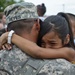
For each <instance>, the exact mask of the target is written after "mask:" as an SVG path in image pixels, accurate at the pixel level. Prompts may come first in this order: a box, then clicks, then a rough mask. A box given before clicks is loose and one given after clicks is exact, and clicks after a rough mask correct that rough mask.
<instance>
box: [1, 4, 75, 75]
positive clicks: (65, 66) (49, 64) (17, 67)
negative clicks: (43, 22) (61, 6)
mask: <svg viewBox="0 0 75 75" xmlns="http://www.w3.org/2000/svg"><path fill="white" fill-rule="evenodd" d="M30 12H31V13H30ZM33 13H34V14H33ZM5 14H6V20H7V24H8V23H11V22H13V21H16V20H20V19H30V18H37V17H38V16H37V13H36V10H35V7H34V5H33V4H32V3H31V4H30V3H25V4H24V3H18V4H13V5H11V6H8V7H7V8H6V9H5ZM0 75H75V65H74V64H71V63H70V62H68V61H66V60H64V59H53V60H45V59H34V58H31V57H29V56H28V55H26V54H25V53H24V52H22V51H21V50H20V49H19V48H17V47H16V46H13V49H12V50H10V51H8V50H1V51H0Z"/></svg>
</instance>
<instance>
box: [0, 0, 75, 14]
mask: <svg viewBox="0 0 75 75" xmlns="http://www.w3.org/2000/svg"><path fill="white" fill-rule="evenodd" d="M23 1H26V2H32V3H34V4H35V5H38V4H42V3H44V4H45V6H46V8H47V11H46V14H45V15H52V14H57V13H58V12H69V13H73V14H75V0H0V12H2V11H3V10H4V9H5V7H6V6H8V5H10V4H13V3H16V2H23Z"/></svg>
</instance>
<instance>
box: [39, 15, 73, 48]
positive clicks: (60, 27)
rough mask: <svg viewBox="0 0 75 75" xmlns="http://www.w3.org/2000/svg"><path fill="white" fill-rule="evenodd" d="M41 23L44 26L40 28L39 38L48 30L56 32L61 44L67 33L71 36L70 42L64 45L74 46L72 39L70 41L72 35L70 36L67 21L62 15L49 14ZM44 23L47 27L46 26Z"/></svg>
mask: <svg viewBox="0 0 75 75" xmlns="http://www.w3.org/2000/svg"><path fill="white" fill-rule="evenodd" d="M43 25H44V26H45V27H44V26H43V29H41V33H40V35H41V38H42V37H43V36H44V35H45V34H46V33H48V32H50V31H54V32H57V33H58V36H59V38H60V39H61V40H62V44H63V43H64V40H65V38H66V35H67V34H69V35H70V37H71V38H70V42H69V43H68V44H67V45H66V46H68V47H73V48H74V45H73V41H72V40H73V36H71V32H70V31H71V30H70V28H69V23H68V21H67V20H66V19H65V18H64V17H62V16H59V15H52V16H49V17H47V18H46V19H45V20H44V23H43ZM46 25H47V26H48V27H46Z"/></svg>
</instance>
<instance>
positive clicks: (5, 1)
mask: <svg viewBox="0 0 75 75" xmlns="http://www.w3.org/2000/svg"><path fill="white" fill-rule="evenodd" d="M17 2H24V0H17V1H16V0H0V12H3V11H4V9H5V8H6V7H7V6H8V5H11V4H13V3H17Z"/></svg>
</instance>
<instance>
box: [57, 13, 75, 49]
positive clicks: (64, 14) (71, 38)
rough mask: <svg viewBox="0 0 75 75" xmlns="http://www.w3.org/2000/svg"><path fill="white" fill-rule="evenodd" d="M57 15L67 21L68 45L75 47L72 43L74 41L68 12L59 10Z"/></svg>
mask: <svg viewBox="0 0 75 75" xmlns="http://www.w3.org/2000/svg"><path fill="white" fill-rule="evenodd" d="M57 15H59V16H62V17H64V18H65V19H66V21H67V23H68V27H69V35H70V42H69V44H70V46H71V47H73V48H74V49H75V45H74V41H73V32H72V28H71V22H70V19H69V16H68V13H63V12H59V13H58V14H57Z"/></svg>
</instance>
